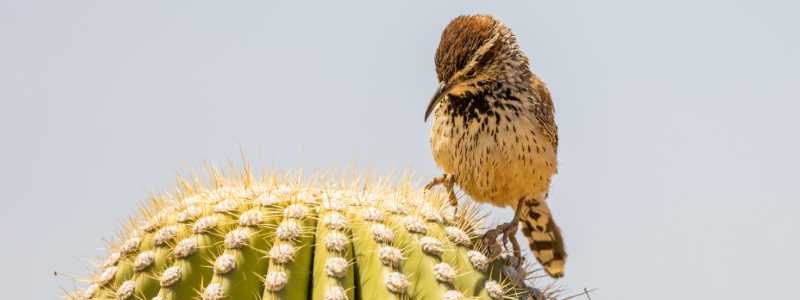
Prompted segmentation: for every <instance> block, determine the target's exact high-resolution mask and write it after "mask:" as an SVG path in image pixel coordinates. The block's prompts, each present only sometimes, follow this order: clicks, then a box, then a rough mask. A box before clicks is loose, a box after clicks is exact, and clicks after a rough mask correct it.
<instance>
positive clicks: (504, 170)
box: [425, 14, 567, 278]
mask: <svg viewBox="0 0 800 300" xmlns="http://www.w3.org/2000/svg"><path fill="white" fill-rule="evenodd" d="M434 61H435V65H436V75H437V79H438V82H439V85H438V86H437V88H436V91H435V93H434V95H433V97H432V98H431V100H430V102H429V103H428V107H427V109H426V110H425V122H427V121H428V118H429V117H430V116H431V115H432V118H433V119H432V127H431V134H430V144H431V152H432V153H433V158H434V160H435V161H436V164H437V166H439V167H440V168H441V169H442V170H443V171H444V172H445V174H443V175H441V176H437V177H435V178H434V179H433V180H432V181H431V182H430V183H428V184H427V185H426V186H425V189H426V190H429V189H431V188H433V187H435V186H437V185H440V184H442V185H444V186H445V187H446V188H447V191H448V192H449V193H450V204H451V205H453V206H456V205H457V204H458V200H457V199H456V197H455V194H454V192H453V189H454V185H457V186H458V187H459V188H460V189H461V190H462V191H463V192H464V194H466V195H468V196H469V197H470V198H472V199H473V200H474V201H476V202H478V203H489V204H492V205H494V206H498V207H501V208H502V207H509V206H511V207H512V208H513V209H514V218H513V219H512V220H511V222H509V223H505V224H501V225H499V226H497V227H496V228H495V229H491V230H487V231H486V232H485V233H484V234H483V235H482V237H481V238H482V239H483V240H484V241H488V242H490V243H496V241H497V237H498V236H501V235H502V241H503V245H504V246H505V245H506V243H507V241H509V240H510V241H511V244H512V248H513V250H514V256H515V257H516V258H517V260H516V261H517V264H520V263H521V261H522V259H521V253H520V247H519V244H518V243H517V240H516V238H515V234H516V232H517V230H518V229H519V228H520V227H521V230H522V233H523V234H524V235H525V237H526V239H527V242H528V244H529V245H530V249H531V251H532V252H533V254H534V256H535V257H536V259H537V260H538V262H539V263H540V264H541V265H542V266H543V268H544V270H545V271H546V272H547V273H548V275H550V276H551V277H553V278H560V277H562V276H563V275H564V267H565V261H566V258H567V253H566V251H565V249H564V240H563V238H562V236H561V230H560V229H559V227H558V226H557V225H556V223H555V220H554V219H553V216H552V214H551V211H550V208H549V207H548V205H547V203H546V202H545V201H546V200H547V197H548V195H549V191H550V183H551V177H552V176H553V175H554V174H556V173H557V165H558V163H557V159H556V157H557V152H558V127H557V126H556V123H555V119H554V118H555V116H554V114H555V109H554V106H553V101H552V99H551V97H550V92H549V91H548V89H547V86H546V85H545V84H544V83H543V82H542V81H541V79H539V77H537V76H536V75H534V74H533V73H532V72H531V71H530V67H529V61H528V58H527V56H525V54H523V53H522V51H521V50H520V47H519V45H518V44H517V39H516V36H515V35H514V34H513V33H512V32H511V29H509V28H508V27H506V26H504V25H503V24H502V23H501V22H500V21H499V20H497V19H496V18H495V17H493V16H491V15H488V14H479V15H462V16H458V17H456V18H455V19H453V20H452V21H451V22H450V23H449V24H448V25H447V26H446V27H445V29H444V31H443V32H442V37H441V40H440V42H439V46H438V48H437V49H436V54H435V57H434Z"/></svg>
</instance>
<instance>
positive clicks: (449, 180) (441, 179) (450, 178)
mask: <svg viewBox="0 0 800 300" xmlns="http://www.w3.org/2000/svg"><path fill="white" fill-rule="evenodd" d="M455 181H456V176H455V175H453V174H442V175H439V176H437V177H435V178H433V180H431V182H429V183H428V184H426V185H425V190H426V191H427V190H430V189H432V188H434V187H436V186H437V185H440V184H443V185H444V187H445V188H447V194H448V195H449V196H450V205H451V206H453V207H454V208H455V212H454V213H453V215H454V216H455V215H456V214H457V213H458V198H456V193H455V191H454V190H453V186H454V185H455Z"/></svg>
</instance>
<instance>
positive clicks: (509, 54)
mask: <svg viewBox="0 0 800 300" xmlns="http://www.w3.org/2000/svg"><path fill="white" fill-rule="evenodd" d="M435 62H436V76H437V77H438V79H439V86H438V87H437V88H436V92H435V93H434V95H433V97H432V98H431V101H430V103H428V109H427V110H425V120H426V121H427V120H428V116H430V114H431V112H433V109H434V108H436V105H437V104H438V103H439V102H441V101H442V100H443V99H444V98H445V97H446V96H447V95H458V96H464V95H468V94H471V95H480V94H483V93H484V92H486V91H488V90H490V89H496V88H498V85H497V83H498V82H504V81H509V80H510V81H511V82H515V81H516V80H520V81H521V80H524V78H519V77H520V76H521V77H525V76H527V77H528V78H530V71H528V59H527V58H526V57H525V55H524V54H522V52H521V51H519V47H518V46H517V44H516V38H515V37H514V35H513V34H511V30H509V29H508V28H506V27H505V26H503V24H502V23H500V21H498V20H497V19H495V18H494V17H492V16H491V15H474V16H459V17H457V18H455V19H453V20H452V21H450V24H448V25H447V27H445V29H444V32H442V40H441V41H440V42H439V48H437V49H436V57H435ZM509 77H515V78H509ZM466 98H471V97H466Z"/></svg>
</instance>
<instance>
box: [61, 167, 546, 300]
mask: <svg viewBox="0 0 800 300" xmlns="http://www.w3.org/2000/svg"><path fill="white" fill-rule="evenodd" d="M206 171H207V173H208V180H206V181H203V180H201V179H200V177H199V176H198V175H196V174H194V173H193V176H191V177H190V178H183V177H181V176H177V175H176V178H177V184H176V185H173V186H171V187H170V188H168V189H167V190H165V191H161V192H158V193H152V194H150V197H149V199H148V200H147V201H145V202H144V203H143V204H141V205H140V210H139V211H138V212H137V213H136V215H135V216H133V217H131V218H129V222H128V223H126V224H125V226H123V227H124V228H123V229H121V230H118V233H117V234H118V238H117V239H116V240H119V242H107V244H108V245H107V246H108V247H107V251H108V255H107V257H105V258H103V257H101V258H99V260H98V261H93V260H92V261H89V260H87V261H88V262H90V263H91V264H92V265H93V266H95V267H97V268H99V270H98V271H90V276H89V277H88V278H79V277H74V276H72V277H73V278H78V279H80V280H82V281H84V282H86V283H87V284H88V286H87V287H76V288H74V289H73V291H72V292H67V294H66V295H65V296H66V297H67V298H70V299H131V300H133V299H139V300H151V299H154V300H164V299H166V300H174V299H203V300H219V299H235V300H239V299H324V300H346V299H353V300H355V299H364V300H366V299H448V300H451V299H452V300H455V299H487V300H489V299H554V298H555V297H556V296H558V294H559V289H555V288H553V287H552V286H548V287H547V288H545V289H541V290H540V289H536V288H533V287H532V284H533V280H532V278H535V277H536V276H535V272H536V270H534V269H533V266H532V265H531V264H529V263H518V262H516V261H515V259H514V257H513V256H511V255H506V254H505V253H504V251H503V247H502V246H501V245H500V244H499V243H497V242H492V243H489V244H485V245H484V244H482V243H481V242H479V238H478V236H479V231H480V230H481V226H482V221H483V220H485V219H486V215H481V212H480V207H479V206H477V205H475V204H474V203H472V202H471V201H467V200H464V199H462V200H461V201H460V202H461V205H460V206H459V207H458V210H457V212H458V213H457V214H454V209H453V208H451V207H450V206H449V204H448V201H447V200H446V195H444V193H443V192H440V191H428V192H427V193H425V192H424V191H422V190H420V189H416V188H415V186H418V185H419V182H416V183H415V182H414V179H413V178H414V177H413V176H412V175H409V173H408V172H405V174H404V175H403V176H401V177H399V179H393V178H390V177H385V178H378V177H377V176H373V177H370V175H369V171H366V172H365V173H364V172H362V173H360V174H357V173H355V171H353V172H351V173H350V175H348V174H343V175H339V176H337V175H336V174H335V172H333V171H330V172H331V174H332V175H328V176H326V178H327V179H322V176H319V178H317V177H318V176H316V174H317V173H315V176H312V178H313V179H309V180H304V179H302V178H303V177H302V175H300V173H298V174H291V175H290V174H289V173H283V172H273V171H269V172H267V171H265V172H263V173H262V174H261V176H260V178H255V176H254V175H253V174H251V173H250V169H249V167H248V166H247V165H246V166H245V167H244V169H242V170H237V169H234V170H233V171H232V172H230V173H227V174H226V173H225V171H221V170H220V169H218V168H216V167H215V166H213V165H212V164H206ZM395 180H396V181H397V182H394V181H395ZM506 258H508V259H506Z"/></svg>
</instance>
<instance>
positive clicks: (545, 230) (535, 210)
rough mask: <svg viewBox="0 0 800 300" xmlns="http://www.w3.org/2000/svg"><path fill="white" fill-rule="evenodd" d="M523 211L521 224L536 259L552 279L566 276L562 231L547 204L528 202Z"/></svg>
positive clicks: (565, 256) (565, 254)
mask: <svg viewBox="0 0 800 300" xmlns="http://www.w3.org/2000/svg"><path fill="white" fill-rule="evenodd" d="M534 204H535V205H534ZM522 209H523V211H522V213H521V214H520V222H519V223H520V226H521V227H522V233H523V234H525V238H527V239H528V244H530V246H531V251H533V254H534V255H536V259H537V260H538V261H539V263H540V264H542V266H543V267H544V270H545V271H547V274H550V276H551V277H553V278H559V277H561V276H564V263H565V260H566V259H567V252H566V251H564V239H563V238H561V230H560V229H559V228H558V226H556V222H555V220H553V215H552V214H550V208H548V207H547V203H544V201H542V202H540V203H531V202H528V203H526V205H522Z"/></svg>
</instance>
